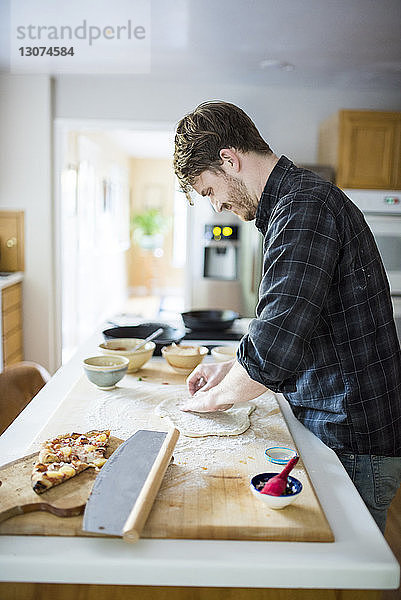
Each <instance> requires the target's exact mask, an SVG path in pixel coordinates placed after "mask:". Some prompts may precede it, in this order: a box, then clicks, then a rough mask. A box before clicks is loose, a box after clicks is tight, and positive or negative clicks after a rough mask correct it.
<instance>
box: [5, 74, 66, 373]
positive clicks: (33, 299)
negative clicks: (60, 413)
mask: <svg viewBox="0 0 401 600" xmlns="http://www.w3.org/2000/svg"><path fill="white" fill-rule="evenodd" d="M0 207H1V208H3V209H7V208H9V209H12V210H24V211H25V278H24V283H23V302H24V311H23V314H24V317H23V327H24V350H25V359H26V360H33V361H36V362H38V363H40V364H42V365H43V366H44V367H46V368H47V369H49V370H51V371H53V370H54V368H55V366H56V365H55V364H54V355H55V352H54V351H55V349H54V331H53V325H54V319H53V317H54V315H53V301H52V298H53V285H52V282H53V261H52V203H51V82H50V79H49V78H48V77H47V76H16V75H13V76H10V75H1V76H0Z"/></svg>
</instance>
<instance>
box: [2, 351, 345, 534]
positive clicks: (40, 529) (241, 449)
mask: <svg viewBox="0 0 401 600" xmlns="http://www.w3.org/2000/svg"><path fill="white" fill-rule="evenodd" d="M146 367H147V368H145V369H142V370H141V371H138V372H137V373H134V374H132V375H130V376H126V377H125V378H124V379H123V380H122V382H121V384H120V387H119V394H120V395H117V394H116V395H115V397H113V399H112V401H109V403H110V404H111V406H112V408H113V409H114V402H115V403H119V402H123V399H122V398H121V393H122V392H124V393H125V392H126V396H127V399H126V400H125V402H126V404H124V409H125V408H126V407H128V406H132V407H133V408H132V414H131V417H130V418H131V419H132V418H133V416H134V417H135V419H134V424H137V429H143V428H145V429H155V430H163V429H164V430H165V428H166V423H165V420H164V419H161V418H160V417H158V416H156V415H155V413H154V408H155V406H156V405H157V404H158V402H161V401H162V400H163V399H164V398H163V393H168V392H170V393H171V389H174V390H175V389H177V388H176V387H173V388H172V386H176V385H177V384H179V385H183V384H184V381H185V379H184V377H182V376H181V375H178V374H176V373H174V372H173V371H171V369H169V368H168V367H166V366H164V365H163V363H161V364H160V363H156V362H155V363H152V362H151V363H148V365H147V366H146ZM155 383H156V384H158V386H157V391H156V392H155V393H156V394H157V397H152V394H153V393H154V392H153V390H154V389H156V388H155V386H154V384H155ZM148 384H151V385H148ZM164 384H166V385H164ZM149 390H150V391H149ZM96 394H98V392H96V390H95V388H94V386H92V385H91V384H90V383H89V382H88V381H87V380H86V379H85V378H82V379H81V380H80V381H79V382H78V383H77V384H76V386H75V387H74V388H72V390H70V392H69V394H68V395H67V396H66V398H65V400H64V401H63V403H62V404H61V405H60V407H59V409H58V410H57V411H56V412H55V413H54V415H53V416H52V418H51V420H50V421H49V423H48V424H47V426H46V428H45V430H44V432H43V434H45V435H46V437H51V435H50V434H52V433H54V432H55V433H57V432H59V433H60V432H62V431H65V430H66V427H67V429H68V430H69V428H70V426H72V425H73V429H74V430H78V431H80V430H83V429H82V427H81V426H80V419H81V418H82V414H83V413H84V412H85V410H86V406H88V407H91V408H88V410H93V405H92V404H91V402H93V399H96V397H97V396H96ZM137 397H139V398H140V399H141V401H140V402H139V401H138V403H137V404H136V400H135V398H137ZM142 398H144V400H143V401H142ZM271 415H273V416H271ZM67 419H70V421H68V420H67ZM71 419H76V420H75V421H74V423H71ZM251 422H252V426H251V429H250V430H249V432H247V433H245V434H243V435H242V436H241V439H237V440H235V438H232V439H231V440H228V439H227V438H225V439H224V438H219V439H216V438H214V439H213V438H202V439H196V440H193V439H191V438H185V436H181V437H180V439H179V441H178V443H177V446H176V449H175V451H174V462H172V463H171V464H170V466H169V467H168V468H167V472H166V474H165V476H164V478H163V481H162V485H161V487H160V490H159V493H158V495H157V497H156V500H155V502H154V504H153V508H152V510H151V512H150V515H149V517H148V520H147V522H146V524H145V527H144V529H143V532H142V537H145V538H163V539H166V538H167V539H168V538H172V539H174V538H175V539H230V540H278V541H314V542H332V541H334V536H333V533H332V531H331V529H330V526H329V524H328V522H327V519H326V517H325V515H324V512H323V510H322V508H321V506H320V503H319V501H318V499H317V496H316V494H315V491H314V489H313V486H312V484H311V482H310V480H309V477H308V475H307V472H306V470H305V467H304V466H303V464H302V461H300V462H299V463H298V465H297V468H296V470H295V473H294V476H295V477H297V478H298V479H300V480H301V482H302V484H303V486H304V489H303V492H302V494H301V496H300V498H299V499H298V500H297V501H296V502H295V503H294V504H292V505H291V506H288V507H287V508H285V509H284V510H272V509H269V508H268V507H267V506H266V505H265V504H264V503H263V502H261V501H259V500H258V499H257V498H255V497H254V496H253V495H252V493H251V491H250V489H249V481H250V478H251V477H252V476H253V475H255V474H256V473H262V472H267V471H274V472H279V471H280V470H281V467H280V466H279V465H273V464H271V463H269V462H268V461H267V460H266V457H265V454H264V450H265V449H266V447H267V446H269V445H286V446H291V447H292V448H295V444H294V442H293V440H292V438H291V435H290V433H289V431H288V428H287V426H286V423H285V420H284V418H283V416H282V415H281V412H280V411H279V409H278V407H277V408H276V409H275V410H274V411H273V412H272V413H271V414H266V415H265V414H264V413H263V410H262V409H261V408H257V409H256V410H255V412H254V413H253V414H252V415H251ZM261 424H262V426H261ZM42 438H43V435H42ZM43 439H45V438H43ZM114 439H115V443H116V444H118V443H119V440H118V439H116V438H114ZM272 440H276V441H278V442H280V441H282V442H283V443H272ZM111 449H114V448H113V445H112V447H111ZM301 458H302V456H301ZM24 461H25V462H24V464H25V465H26V464H27V462H28V463H29V467H28V466H25V475H24V474H23V470H22V469H21V466H20V465H19V467H18V466H17V465H18V464H19V461H16V462H15V463H12V464H11V465H8V466H7V469H8V470H9V471H8V472H9V473H10V469H11V472H14V477H17V475H16V471H17V470H18V481H17V479H13V483H12V484H10V486H8V487H7V488H5V487H4V484H3V486H0V502H1V503H2V502H3V498H4V497H7V495H6V496H4V495H3V496H2V495H1V494H4V493H5V491H6V489H8V490H10V488H14V490H15V491H14V492H13V493H14V495H13V498H14V499H15V497H16V496H15V493H17V497H18V494H21V496H20V498H21V501H22V499H23V498H26V497H27V498H28V500H29V499H30V498H31V499H32V501H35V502H37V503H40V502H44V501H45V496H47V495H48V498H49V503H51V504H54V505H55V506H57V507H58V508H61V509H63V510H65V509H66V508H68V507H71V501H74V502H75V505H76V506H80V505H81V504H82V503H83V502H85V500H86V498H87V497H88V495H89V491H90V489H91V485H92V484H93V480H94V477H95V475H96V473H95V471H94V470H93V469H88V470H87V471H84V472H83V473H81V474H80V475H78V476H77V477H75V478H73V479H71V480H69V481H67V482H65V483H63V484H61V485H60V486H58V487H56V488H53V490H49V491H48V492H45V494H42V495H41V496H37V495H36V494H35V493H34V492H33V491H32V490H31V489H30V468H31V465H32V457H31V458H25V459H24ZM10 476H11V475H10ZM0 479H2V480H3V481H4V470H0ZM76 486H77V487H78V489H76ZM81 486H82V490H81V489H80V488H81ZM9 493H10V492H9ZM25 493H26V494H27V496H24V494H25ZM81 525H82V515H78V516H70V517H65V518H62V517H60V516H55V515H54V514H49V513H47V512H29V513H27V514H22V515H19V516H15V517H12V518H10V519H8V520H7V521H4V522H2V523H0V534H17V535H26V534H33V535H62V536H82V535H85V536H86V535H87V534H84V533H83V532H82V528H81ZM88 535H89V534H88Z"/></svg>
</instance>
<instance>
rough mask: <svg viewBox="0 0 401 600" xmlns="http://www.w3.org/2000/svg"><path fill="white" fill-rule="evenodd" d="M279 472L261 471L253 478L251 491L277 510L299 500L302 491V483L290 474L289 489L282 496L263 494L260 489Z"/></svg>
mask: <svg viewBox="0 0 401 600" xmlns="http://www.w3.org/2000/svg"><path fill="white" fill-rule="evenodd" d="M275 475H277V473H259V474H258V475H255V476H254V477H252V479H251V485H250V488H251V492H252V494H253V495H254V496H256V498H259V500H262V502H264V503H265V504H267V506H268V507H269V508H274V509H275V510H277V509H281V508H285V507H286V506H288V505H289V504H292V503H293V502H295V500H297V499H298V498H299V496H300V494H301V493H302V483H301V482H300V481H299V480H298V479H295V477H291V475H288V483H287V489H286V491H285V493H284V494H282V495H281V496H269V495H268V494H261V493H260V491H259V489H261V488H263V486H264V484H265V483H267V482H268V481H269V479H271V478H272V477H274V476H275Z"/></svg>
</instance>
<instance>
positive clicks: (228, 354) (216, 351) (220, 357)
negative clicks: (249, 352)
mask: <svg viewBox="0 0 401 600" xmlns="http://www.w3.org/2000/svg"><path fill="white" fill-rule="evenodd" d="M237 349H238V346H216V347H215V348H212V349H211V351H210V353H211V355H212V356H213V358H214V360H215V361H216V362H227V361H228V360H232V359H233V358H235V356H236V354H237Z"/></svg>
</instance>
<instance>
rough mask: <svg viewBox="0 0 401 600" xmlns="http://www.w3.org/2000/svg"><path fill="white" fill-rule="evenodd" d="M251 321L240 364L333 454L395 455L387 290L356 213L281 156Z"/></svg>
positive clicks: (393, 356)
mask: <svg viewBox="0 0 401 600" xmlns="http://www.w3.org/2000/svg"><path fill="white" fill-rule="evenodd" d="M256 226H257V228H258V229H259V230H260V231H261V232H262V234H263V235H264V265H263V278H262V281H261V284H260V289H259V303H258V305H257V307H256V318H255V319H253V320H252V321H251V323H250V325H249V330H248V333H247V335H245V336H244V337H243V338H242V340H241V343H240V346H239V349H238V353H237V359H238V361H239V362H240V363H241V364H242V366H243V367H244V368H245V369H246V371H247V372H248V374H249V375H250V377H251V378H252V379H254V380H256V381H258V382H260V383H262V384H263V385H265V386H266V387H268V388H270V389H271V390H273V391H277V392H282V393H283V394H284V396H285V398H286V399H287V400H288V401H289V403H290V405H291V407H292V409H293V412H294V414H295V416H296V417H297V418H298V419H299V420H300V421H301V422H302V423H303V424H304V425H305V426H306V427H307V428H308V429H310V430H311V431H312V432H313V433H314V434H315V435H317V436H318V437H319V438H320V439H321V440H322V441H323V442H324V443H325V444H327V445H328V446H329V447H331V448H333V449H334V450H336V451H338V452H353V453H356V454H377V455H385V456H401V358H400V346H399V342H398V339H397V334H396V329H395V324H394V318H393V311H392V303H391V299H390V291H389V285H388V281H387V278H386V274H385V271H384V267H383V263H382V261H381V258H380V255H379V253H378V250H377V247H376V244H375V241H374V238H373V235H372V233H371V231H370V229H369V227H368V226H367V224H366V222H365V220H364V217H363V215H362V213H361V212H360V211H359V209H358V208H357V207H356V206H355V205H354V204H353V203H352V202H351V200H350V199H349V198H348V197H347V196H346V195H345V194H344V193H343V192H342V191H341V190H340V189H339V188H337V187H336V186H334V185H333V184H331V183H328V182H326V181H323V180H322V179H321V178H320V177H318V176H317V175H315V174H314V173H312V172H310V171H307V170H305V169H300V168H297V167H296V166H295V165H294V164H293V163H292V162H291V161H290V160H288V159H287V158H286V157H285V156H282V157H281V158H280V160H279V162H278V163H277V165H276V166H275V168H274V169H273V171H272V173H271V174H270V176H269V179H268V181H267V183H266V187H265V189H264V191H263V193H262V197H261V199H260V202H259V205H258V209H257V213H256Z"/></svg>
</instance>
